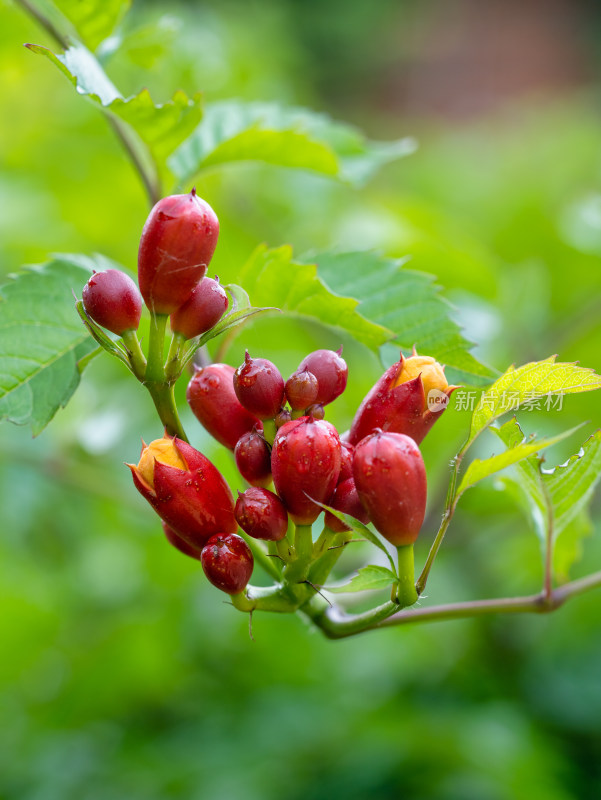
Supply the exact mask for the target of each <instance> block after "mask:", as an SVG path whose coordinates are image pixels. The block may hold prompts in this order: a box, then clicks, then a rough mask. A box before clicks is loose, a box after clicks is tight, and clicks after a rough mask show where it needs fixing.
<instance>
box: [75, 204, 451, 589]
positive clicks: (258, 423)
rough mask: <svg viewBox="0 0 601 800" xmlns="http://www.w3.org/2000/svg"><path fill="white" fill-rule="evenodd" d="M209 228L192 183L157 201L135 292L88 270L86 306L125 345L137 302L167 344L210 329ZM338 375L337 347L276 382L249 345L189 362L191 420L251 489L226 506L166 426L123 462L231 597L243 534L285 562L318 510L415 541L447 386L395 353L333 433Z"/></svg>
mask: <svg viewBox="0 0 601 800" xmlns="http://www.w3.org/2000/svg"><path fill="white" fill-rule="evenodd" d="M218 232H219V223H218V220H217V217H216V216H215V214H214V212H213V210H212V209H211V207H210V206H209V205H208V204H207V203H206V202H204V201H203V200H201V199H200V198H199V197H198V196H197V195H196V193H195V191H194V190H192V192H191V193H190V194H189V195H175V196H172V197H167V198H165V199H163V200H161V201H160V202H159V203H157V205H156V206H155V207H154V208H153V209H152V211H151V213H150V216H149V217H148V220H147V222H146V224H145V226H144V229H143V232H142V236H141V241H140V248H139V255H138V280H139V287H140V289H139V290H138V287H137V286H136V284H135V283H134V281H133V280H132V279H131V278H130V277H128V276H127V275H125V274H124V273H122V272H120V271H118V270H112V269H109V270H107V271H105V272H99V273H95V274H94V275H93V276H92V277H91V278H90V280H89V281H88V284H87V285H86V287H85V288H84V290H83V304H84V308H85V311H86V313H87V314H88V316H89V317H90V318H91V319H92V320H94V321H95V322H96V323H97V324H98V325H100V326H102V327H105V328H106V329H108V330H110V331H112V332H113V333H115V334H117V335H119V336H123V338H124V341H125V342H126V344H127V342H128V337H131V336H132V335H133V334H132V332H134V331H135V330H136V329H137V328H138V325H139V322H140V317H141V311H142V302H144V303H145V304H146V306H147V307H148V309H149V310H150V313H151V316H152V317H153V319H155V318H158V317H163V318H165V317H166V315H170V318H171V328H172V331H173V334H174V340H175V339H177V338H178V337H179V339H180V340H185V339H191V338H194V337H197V336H199V335H200V334H202V333H204V332H205V331H207V330H209V329H210V328H212V327H213V326H214V325H215V324H216V323H217V321H218V320H219V319H220V318H221V316H222V315H223V313H224V312H225V310H226V308H227V305H228V300H227V295H226V293H225V291H224V290H223V289H222V287H221V286H220V285H219V283H218V282H217V281H213V280H211V279H210V278H207V277H206V276H205V274H206V271H207V265H208V263H209V262H210V260H211V257H212V255H213V252H214V250H215V246H216V243H217V237H218ZM163 325H164V322H163ZM134 338H135V336H134ZM129 341H131V338H130V339H129ZM136 341H137V340H136ZM161 353H162V343H161ZM149 364H150V361H149ZM347 378H348V369H347V365H346V362H345V360H344V359H343V358H342V350H339V351H338V352H334V351H332V350H316V351H314V352H312V353H310V354H309V355H308V356H306V358H304V359H303V360H302V361H301V363H300V364H299V366H298V368H297V369H296V371H295V372H293V373H292V375H290V377H289V378H288V379H287V380H284V378H283V376H282V375H281V373H280V371H279V369H278V368H277V366H276V365H275V364H273V363H272V362H271V361H268V360H267V359H264V358H252V357H251V356H250V354H249V353H248V352H247V353H246V357H245V359H244V362H243V363H242V364H241V365H240V366H239V367H238V369H234V367H232V366H229V365H227V364H210V365H209V366H206V367H203V368H201V369H197V371H196V373H195V374H194V376H193V377H192V379H191V380H190V383H189V385H188V389H187V393H186V397H187V400H188V403H189V405H190V408H191V409H192V411H193V413H194V414H195V416H196V417H197V419H198V420H199V421H200V423H201V424H202V425H203V426H204V427H205V428H206V430H207V431H208V432H209V433H210V434H211V435H212V436H213V437H214V438H215V439H216V440H217V441H218V442H220V443H221V444H223V445H225V447H227V448H229V449H230V450H231V451H233V453H234V457H235V461H236V465H237V467H238V470H239V472H240V474H241V476H242V478H243V479H244V480H245V481H246V482H247V483H248V484H249V486H250V488H248V489H246V491H244V492H239V495H238V498H237V500H234V498H233V496H232V493H231V491H230V488H229V487H228V485H227V483H226V481H225V479H224V478H223V476H222V475H221V474H220V473H219V471H218V470H217V469H216V467H215V466H214V465H213V464H212V463H211V462H210V461H209V460H208V459H207V458H206V457H205V456H204V455H203V454H202V453H200V452H199V451H198V450H196V449H195V448H194V447H192V446H191V445H189V444H188V443H187V442H185V441H183V440H182V439H180V438H177V437H176V436H169V435H167V433H165V435H164V436H163V437H162V438H161V439H157V440H155V441H153V442H151V444H150V445H144V446H143V449H142V454H141V457H140V460H139V462H138V464H136V465H134V464H130V465H128V466H129V467H130V469H131V472H132V475H133V480H134V483H135V486H136V487H137V489H138V490H139V491H140V493H141V494H142V495H143V496H144V497H145V498H146V500H147V501H148V502H149V503H150V505H151V506H152V507H153V509H154V510H155V511H156V512H157V514H158V515H159V517H160V518H161V520H162V524H163V529H164V531H165V535H166V537H167V539H168V541H169V542H171V544H172V545H174V546H175V547H176V548H178V549H179V550H180V551H181V552H183V553H185V554H186V555H189V556H191V557H193V558H197V559H199V560H200V561H201V564H202V567H203V569H204V572H205V574H206V575H207V577H208V579H209V580H210V581H211V583H213V584H214V585H215V586H217V587H218V588H219V589H221V590H223V591H225V592H228V593H230V594H232V595H237V594H239V593H240V592H242V591H243V589H244V588H245V586H246V585H247V583H248V581H249V579H250V577H251V574H252V570H253V555H252V551H251V549H250V548H249V545H248V543H247V541H248V542H250V543H251V544H252V540H253V539H260V540H263V541H265V542H269V543H272V545H271V546H272V548H275V549H276V551H277V552H278V553H280V554H282V555H280V557H281V558H283V560H286V558H285V556H286V554H288V555H290V553H292V557H293V558H295V557H298V553H295V548H297V549H298V548H300V543H301V537H299V538H298V539H295V543H294V544H293V545H291V546H290V547H288V546H286V547H284V546H283V545H284V543H285V541H286V540H287V533H288V528H289V522H292V523H293V524H294V525H295V526H297V531H298V530H299V528H302V529H304V530H306V529H307V528H308V526H311V525H312V524H313V523H314V522H315V520H316V519H317V517H318V516H319V514H320V513H321V512H322V510H323V506H324V505H326V506H329V507H330V508H332V509H334V510H335V511H338V512H342V513H344V514H347V515H350V516H351V517H354V518H355V519H357V520H359V521H360V522H362V523H364V524H367V523H368V522H371V523H373V525H374V526H375V527H376V529H377V530H378V531H379V532H380V533H381V534H382V536H384V537H385V538H386V539H387V540H388V541H389V542H391V543H392V544H394V545H396V546H399V547H402V546H407V545H411V544H412V543H413V542H414V541H415V539H416V537H417V535H418V533H419V530H420V528H421V525H422V523H423V519H424V514H425V507H426V493H427V492H426V472H425V468H424V463H423V460H422V456H421V453H420V450H419V447H418V445H419V443H420V442H421V441H422V439H423V438H424V436H425V435H426V434H427V433H428V431H429V430H430V428H431V427H432V425H433V424H434V422H435V421H436V420H437V419H439V418H440V416H441V414H442V412H443V411H444V409H445V406H446V403H447V401H448V398H449V396H450V394H451V392H452V391H453V388H454V387H450V386H449V385H448V383H447V380H446V378H445V375H444V371H443V368H442V367H441V366H440V364H438V363H437V362H436V361H435V360H434V359H433V358H430V357H427V356H418V355H417V353H415V352H414V353H413V355H412V356H411V357H410V358H404V357H403V356H402V355H401V357H400V359H399V361H398V362H397V363H396V364H393V366H391V367H390V368H389V369H388V370H386V372H385V373H384V374H383V375H382V377H381V378H380V379H379V380H378V382H377V383H376V384H375V386H374V387H373V388H372V389H371V390H370V392H368V394H367V395H366V397H365V399H364V400H363V402H362V403H361V405H360V407H359V409H358V410H357V413H356V416H355V418H354V420H353V423H352V425H351V428H350V430H349V431H348V432H347V433H346V434H344V435H343V436H340V435H339V434H338V431H337V430H336V428H335V427H334V425H332V424H331V423H330V422H328V421H326V419H325V409H326V407H327V406H328V405H329V404H330V403H332V402H333V401H334V400H336V398H337V397H339V396H340V395H341V394H342V392H344V390H345V388H346V384H347ZM325 526H326V530H327V531H330V532H331V534H332V535H336V534H341V533H343V532H345V531H348V530H349V528H348V526H347V525H346V523H345V522H343V521H341V519H340V518H339V517H338V516H336V515H335V514H333V513H331V512H327V513H326V515H325ZM239 529H241V532H242V533H243V534H245V535H246V536H247V537H250V539H248V540H247V541H245V539H244V538H243V537H242V536H241V535H239V533H238V530H239ZM303 541H304V542H305V543H306V542H307V539H306V537H305V539H304V540H303ZM315 552H316V551H315V549H314V548H313V542H312V540H311V537H310V535H309V539H308V549H307V548H305V552H304V556H305V558H307V559H308V560H309V561H310V560H311V557H312V555H311V554H313V556H314V557H317V556H319V552H318V553H317V556H315ZM303 574H305V576H306V572H305V573H303Z"/></svg>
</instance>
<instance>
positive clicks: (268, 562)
mask: <svg viewBox="0 0 601 800" xmlns="http://www.w3.org/2000/svg"><path fill="white" fill-rule="evenodd" d="M238 534H239V535H240V536H242V538H243V539H244V540H245V542H246V544H247V545H248V546H249V547H250V549H251V551H252V554H253V558H254V559H255V563H257V564H259V565H260V566H261V567H262V568H263V569H264V570H265V572H266V573H267V574H268V575H271V577H272V578H275V579H276V580H280V578H281V575H280V571H279V570H278V568H277V565H276V564H275V562H274V559H273V558H269V556H268V555H267V553H266V552H265V550H263V547H262V545H261V542H259V541H257V539H253V538H252V536H249V535H248V534H247V533H244V531H243V530H241V529H239V530H238Z"/></svg>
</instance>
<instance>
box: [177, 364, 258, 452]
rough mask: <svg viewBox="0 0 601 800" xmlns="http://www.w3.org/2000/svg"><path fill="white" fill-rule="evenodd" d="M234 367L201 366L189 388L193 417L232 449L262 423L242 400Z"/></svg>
mask: <svg viewBox="0 0 601 800" xmlns="http://www.w3.org/2000/svg"><path fill="white" fill-rule="evenodd" d="M234 371H235V370H234V368H233V367H231V366H230V365H229V364H210V365H209V366H208V367H203V369H199V370H198V371H197V372H196V374H195V375H194V376H193V378H192V379H191V381H190V383H189V384H188V388H187V390H186V399H187V401H188V404H189V406H190V408H191V409H192V411H193V413H194V416H195V417H196V418H197V419H198V421H199V422H200V424H201V425H202V426H203V427H204V428H205V429H206V430H207V431H208V432H209V433H210V434H211V436H213V437H214V438H215V439H217V441H218V442H220V443H221V444H223V445H225V446H226V447H228V448H229V449H230V450H233V449H234V448H235V447H236V443H237V442H238V439H239V438H240V437H241V436H242V435H243V434H245V433H248V431H252V429H253V427H254V426H255V425H258V426H259V428H260V429H261V430H262V427H263V426H262V423H260V422H259V419H258V417H255V416H254V415H253V414H251V413H250V412H249V411H247V410H246V409H245V408H244V406H243V405H242V404H241V403H240V401H239V400H238V398H237V397H236V392H235V391H234V385H233V382H232V379H233V376H234Z"/></svg>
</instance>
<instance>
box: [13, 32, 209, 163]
mask: <svg viewBox="0 0 601 800" xmlns="http://www.w3.org/2000/svg"><path fill="white" fill-rule="evenodd" d="M27 46H28V47H29V49H30V50H31V51H32V52H34V53H37V54H38V55H43V56H45V57H46V58H48V59H49V60H50V61H51V62H52V63H53V64H54V65H55V66H56V67H57V68H58V69H59V70H60V71H61V72H62V73H63V75H65V77H66V78H68V79H69V81H70V82H71V83H72V84H73V86H75V87H76V89H77V91H78V93H79V94H81V95H84V96H85V97H86V98H87V99H88V100H90V101H91V102H92V103H94V104H95V105H97V106H98V107H100V109H101V110H102V111H104V112H105V113H107V114H109V115H112V116H114V117H118V118H119V119H121V120H123V121H124V122H126V123H127V124H128V125H129V126H131V128H132V129H133V130H134V131H135V132H136V134H137V135H138V136H139V138H140V139H141V141H142V142H143V143H144V144H145V145H146V147H147V148H148V151H149V153H150V156H151V157H152V159H153V160H154V162H155V163H156V164H157V165H158V167H159V169H161V170H164V169H165V162H166V159H167V156H169V155H170V154H171V153H172V152H173V150H174V149H175V148H176V147H177V146H178V145H179V144H180V142H182V141H183V139H185V137H186V136H188V134H189V133H190V131H192V130H193V129H194V128H195V127H196V125H197V124H198V121H199V120H200V118H201V116H202V109H201V106H200V94H196V95H194V96H193V97H192V98H189V97H188V96H187V95H186V94H185V92H182V91H179V90H178V91H177V92H175V94H174V95H173V97H172V99H171V100H169V101H168V102H167V103H162V104H155V103H154V102H153V100H152V98H151V96H150V93H149V91H148V89H142V91H141V92H140V93H139V94H137V95H133V96H132V97H129V98H127V99H124V98H123V97H122V96H121V95H120V93H119V91H118V90H117V88H116V87H115V86H114V85H113V84H112V83H111V81H110V80H109V78H108V76H107V75H106V73H105V72H104V70H103V69H102V67H101V66H100V63H99V62H98V61H97V59H96V58H95V57H94V56H93V55H92V53H90V51H89V50H87V49H86V48H85V47H84V46H83V45H81V44H75V45H73V46H72V47H70V48H69V49H68V50H67V51H66V52H65V53H64V54H63V55H56V54H55V53H53V52H52V51H51V50H48V48H46V47H41V46H40V45H33V44H30V45H27Z"/></svg>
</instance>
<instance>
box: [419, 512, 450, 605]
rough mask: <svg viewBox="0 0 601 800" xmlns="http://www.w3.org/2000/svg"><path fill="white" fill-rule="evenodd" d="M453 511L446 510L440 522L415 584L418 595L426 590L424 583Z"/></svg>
mask: <svg viewBox="0 0 601 800" xmlns="http://www.w3.org/2000/svg"><path fill="white" fill-rule="evenodd" d="M454 511H455V508H454V507H451V508H447V509H446V510H445V512H444V515H443V517H442V522H441V523H440V528H439V529H438V533H437V534H436V538H435V539H434V542H433V544H432V547H431V548H430V552H429V553H428V558H427V559H426V563H425V565H424V568H423V569H422V571H421V574H420V576H419V578H418V579H417V583H416V584H415V588H416V590H417V593H418V595H421V594H422V593H423V591H424V589H425V588H426V583H427V581H428V575H429V574H430V570H431V569H432V565H433V564H434V559H435V558H436V556H437V554H438V551H439V550H440V545H441V544H442V540H443V539H444V535H445V533H446V532H447V528H448V527H449V523H450V522H451V519H452V517H453V512H454Z"/></svg>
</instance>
